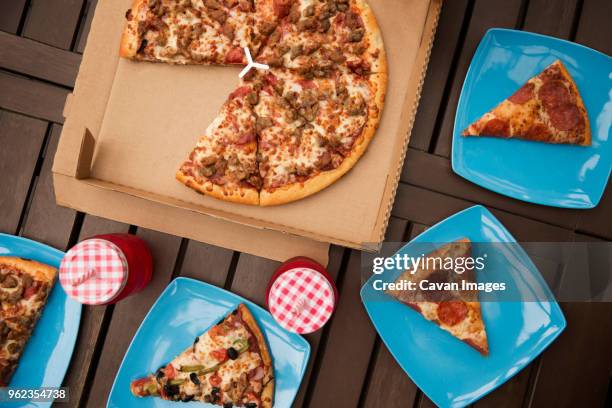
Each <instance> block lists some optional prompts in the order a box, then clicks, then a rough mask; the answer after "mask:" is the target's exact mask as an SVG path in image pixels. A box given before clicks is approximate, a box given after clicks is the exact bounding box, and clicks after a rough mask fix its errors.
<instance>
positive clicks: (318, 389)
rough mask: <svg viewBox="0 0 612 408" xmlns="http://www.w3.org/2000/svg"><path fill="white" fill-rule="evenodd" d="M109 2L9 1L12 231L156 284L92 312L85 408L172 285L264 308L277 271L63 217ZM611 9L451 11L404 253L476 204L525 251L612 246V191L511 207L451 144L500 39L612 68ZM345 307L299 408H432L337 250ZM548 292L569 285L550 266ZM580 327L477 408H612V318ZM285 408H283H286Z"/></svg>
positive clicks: (260, 262)
mask: <svg viewBox="0 0 612 408" xmlns="http://www.w3.org/2000/svg"><path fill="white" fill-rule="evenodd" d="M96 3H97V0H5V1H2V2H0V174H1V175H2V176H3V182H2V183H1V184H0V231H1V232H6V233H10V234H19V235H22V236H25V237H28V238H32V239H35V240H38V241H41V242H44V243H47V244H49V245H52V246H54V247H56V248H59V249H63V250H65V249H67V248H69V247H71V246H72V245H74V244H75V243H76V242H78V241H79V240H81V239H84V238H87V237H89V236H93V235H95V234H99V233H103V232H129V233H132V234H137V235H138V236H140V237H142V238H143V239H145V240H146V241H147V242H148V243H149V245H150V246H151V248H152V251H153V255H154V258H155V264H156V273H155V277H154V280H153V282H152V283H151V285H150V286H149V287H147V289H146V290H145V291H144V292H142V293H141V294H139V295H138V296H134V297H131V298H129V299H127V300H125V301H123V302H120V303H119V304H117V305H111V306H100V307H86V308H84V310H83V316H82V318H81V327H80V331H79V337H78V342H77V345H76V348H75V351H74V355H73V356H72V360H71V363H70V367H69V370H68V374H67V375H66V378H65V380H64V384H65V385H66V386H68V387H70V394H71V399H70V402H69V403H68V404H67V405H68V406H70V407H94V408H98V407H103V406H105V403H106V399H107V396H108V393H109V391H110V387H111V386H112V382H113V379H114V376H115V373H116V371H117V368H118V367H119V364H120V363H121V360H122V358H123V355H124V353H125V350H126V348H127V346H128V344H129V342H130V340H131V338H132V335H133V334H134V332H135V331H136V329H137V328H138V326H139V325H140V323H141V321H142V318H143V317H144V315H145V314H146V312H147V311H148V309H149V307H150V306H151V304H152V303H153V302H154V301H155V299H156V298H157V296H158V295H159V294H160V293H161V291H162V290H163V289H164V288H165V287H166V285H167V284H168V283H169V282H170V281H171V280H172V279H174V278H175V277H177V276H187V277H191V278H194V279H198V280H202V281H205V282H208V283H211V284H213V285H216V286H219V287H223V288H225V289H228V290H231V291H233V292H235V293H238V294H240V295H242V296H244V297H246V298H248V299H250V300H252V301H254V302H255V303H258V304H260V305H264V304H265V298H264V297H265V288H266V285H267V283H268V280H269V278H270V276H271V275H272V273H273V272H274V269H275V268H276V267H277V266H278V263H277V262H273V261H269V260H266V259H263V258H258V257H255V256H252V255H248V254H241V253H238V252H234V251H231V250H228V249H224V248H219V247H215V246H211V245H207V244H203V243H199V242H195V241H188V240H186V239H182V238H180V237H174V236H170V235H167V234H163V233H159V232H155V231H149V230H146V229H142V228H138V227H137V226H129V225H125V224H121V223H118V222H115V221H110V220H105V219H101V218H97V217H93V216H90V215H85V214H82V213H78V212H76V211H73V210H69V209H66V208H60V207H58V206H57V205H56V204H55V200H54V196H53V186H52V179H51V173H50V171H51V165H52V162H53V156H54V153H55V149H56V148H57V143H58V140H59V136H60V132H61V125H62V123H63V117H62V109H63V105H64V100H65V97H66V95H67V94H68V93H69V92H70V91H71V89H72V87H73V85H74V81H75V78H76V74H77V71H78V67H79V63H80V61H81V54H82V52H83V50H84V48H85V44H86V40H87V32H88V30H89V27H90V25H91V19H92V17H93V14H94V10H95V5H96ZM611 21H612V2H611V1H609V0H503V1H490V0H448V1H447V2H446V4H445V5H444V7H443V10H442V14H441V17H440V23H439V27H438V31H437V36H436V41H435V44H434V47H433V50H432V54H431V62H430V65H429V67H428V70H427V78H426V81H425V84H424V87H423V94H422V98H421V104H420V107H419V110H418V113H417V117H416V121H415V124H414V130H413V133H412V137H411V141H410V148H409V150H408V154H407V157H406V161H405V164H404V169H403V172H402V176H401V183H400V186H399V188H398V192H397V197H396V200H395V205H394V208H393V212H392V218H391V221H390V224H389V229H388V231H387V239H388V240H390V241H406V240H409V239H411V237H414V236H416V235H417V234H419V233H420V232H422V231H423V230H425V229H426V228H427V227H428V226H430V225H433V224H435V223H437V222H438V221H440V220H441V219H443V218H445V217H447V216H449V215H452V214H454V213H455V212H457V211H460V210H462V209H464V208H467V207H469V206H472V205H474V204H477V203H479V204H483V205H486V206H487V207H488V208H489V209H491V211H492V212H493V213H494V214H495V215H496V216H497V217H498V218H499V219H500V220H501V221H502V222H503V223H504V224H505V225H506V226H507V228H508V229H509V230H510V231H511V232H512V234H514V235H515V236H516V237H517V238H518V239H519V240H521V241H584V240H593V239H596V240H597V239H603V240H611V239H612V188H611V187H608V189H607V190H606V193H605V195H604V197H603V199H602V201H601V203H600V205H599V206H598V207H597V208H595V209H593V210H589V211H576V210H565V209H557V208H549V207H543V206H537V205H533V204H528V203H524V202H520V201H516V200H512V199H509V198H507V197H504V196H500V195H498V194H495V193H492V192H490V191H488V190H485V189H482V188H480V187H478V186H476V185H473V184H471V183H469V182H467V181H465V180H464V179H462V178H460V177H458V176H456V175H455V174H454V173H453V172H452V170H451V167H450V160H449V156H450V141H451V132H452V124H453V120H454V115H455V107H456V104H457V100H458V98H459V93H460V90H461V85H462V83H463V78H464V76H465V73H466V71H467V69H468V66H469V64H470V61H471V58H472V56H473V54H474V51H475V49H476V47H477V46H478V43H479V41H480V39H481V38H482V35H483V34H484V33H485V32H486V30H487V29H489V28H491V27H510V28H517V29H525V30H529V31H534V32H539V33H543V34H547V35H553V36H556V37H560V38H564V39H569V40H573V41H576V42H578V43H582V44H584V45H587V46H589V47H592V48H595V49H597V50H600V51H602V52H604V53H607V54H610V53H612V24H610V22H611ZM330 251H331V252H330V264H329V268H328V269H329V271H330V274H331V276H332V278H333V279H335V280H336V283H337V285H338V288H339V291H340V300H339V303H338V308H337V310H336V313H335V315H334V316H333V318H332V320H331V321H330V323H329V324H328V325H327V326H326V327H325V328H324V329H323V330H321V331H319V332H317V333H314V334H312V335H309V336H307V340H308V341H309V342H310V344H311V347H312V353H311V359H310V361H309V365H308V370H307V372H306V375H305V377H304V380H303V382H302V386H301V388H300V391H299V393H298V395H297V397H296V400H295V403H294V406H295V407H313V408H326V407H338V408H344V407H349V408H350V407H389V408H392V407H431V406H433V404H432V402H431V401H430V400H429V399H428V398H427V397H426V396H425V395H423V393H422V392H421V391H420V390H419V389H418V387H417V386H416V385H415V384H414V383H413V382H412V381H411V379H410V378H409V377H408V376H407V375H406V374H405V373H404V372H403V371H402V369H401V368H400V367H399V366H398V364H397V363H396V362H395V360H394V359H393V357H392V356H391V354H390V353H389V351H388V350H387V349H386V347H385V345H384V344H383V343H382V342H381V340H380V338H379V337H378V335H377V333H376V331H375V330H374V328H373V326H372V325H371V323H370V322H369V320H368V318H367V316H366V314H365V311H364V309H363V307H362V305H361V302H360V299H359V288H360V286H361V284H362V276H361V271H360V265H361V259H360V253H359V252H358V251H355V250H349V249H345V248H341V247H332V248H331V250H330ZM539 266H540V269H541V270H542V273H543V275H544V276H545V278H546V279H547V281H548V282H549V284H550V285H551V286H552V287H554V288H556V286H557V285H559V284H561V285H562V284H563V281H562V280H561V279H560V277H559V276H558V274H557V271H555V270H554V268H552V269H550V270H548V269H547V266H546V265H539ZM561 307H562V308H563V310H564V312H565V315H566V318H567V321H568V327H567V329H566V331H565V332H564V333H563V334H562V335H561V336H560V337H559V339H558V340H557V341H555V342H554V344H553V345H552V346H551V347H550V348H548V349H547V350H546V351H545V352H544V353H543V354H542V355H541V356H540V357H539V358H537V359H536V360H535V361H534V362H532V363H531V364H530V365H529V366H527V367H526V368H525V369H524V370H522V371H521V372H519V373H518V374H517V375H516V376H515V377H513V378H512V379H511V380H509V381H508V382H507V383H505V384H504V385H502V386H501V387H500V388H498V389H497V390H495V391H494V392H492V393H491V394H490V395H488V396H486V397H485V398H483V399H482V400H480V401H478V402H477V403H476V404H474V405H475V406H478V407H487V406H490V407H553V406H554V407H557V406H561V407H603V406H606V401H607V404H608V405H607V406H610V404H612V391H611V389H610V388H611V385H610V383H611V380H610V378H611V372H612V348H611V345H612V305H611V304H577V303H573V304H567V303H564V304H562V305H561ZM279 408H284V407H279Z"/></svg>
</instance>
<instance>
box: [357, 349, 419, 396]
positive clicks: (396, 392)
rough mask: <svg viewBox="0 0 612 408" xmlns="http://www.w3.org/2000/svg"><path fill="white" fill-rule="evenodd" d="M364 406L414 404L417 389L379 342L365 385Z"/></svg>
mask: <svg viewBox="0 0 612 408" xmlns="http://www.w3.org/2000/svg"><path fill="white" fill-rule="evenodd" d="M366 387H367V397H366V399H365V402H364V405H363V406H364V407H366V408H370V407H371V408H378V407H400V406H405V407H406V406H407V407H412V406H414V400H415V399H416V398H417V395H418V389H417V387H416V385H415V384H414V383H413V382H412V381H411V380H410V377H408V375H406V373H405V372H404V370H402V368H401V367H400V366H399V365H398V364H397V362H396V361H395V359H394V358H393V356H392V355H391V353H390V352H389V350H388V349H387V347H386V346H385V345H384V344H383V343H380V346H379V349H378V351H377V353H376V356H375V364H374V367H373V370H372V376H371V380H370V383H369V384H367V385H366Z"/></svg>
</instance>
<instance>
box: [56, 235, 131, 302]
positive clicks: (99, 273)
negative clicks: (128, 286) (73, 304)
mask: <svg viewBox="0 0 612 408" xmlns="http://www.w3.org/2000/svg"><path fill="white" fill-rule="evenodd" d="M59 278H60V282H61V284H62V287H63V288H64V290H65V291H66V293H67V294H68V295H69V296H70V297H72V298H73V299H75V300H77V301H79V302H81V303H84V304H88V305H99V304H104V303H108V302H110V301H111V300H113V299H114V298H115V297H116V296H117V295H118V294H119V293H121V290H122V289H123V288H124V286H125V283H126V282H127V278H128V264H127V261H126V259H125V255H124V254H123V251H121V249H119V247H118V246H117V245H115V244H113V243H112V242H110V241H107V240H105V239H88V240H85V241H83V242H81V243H79V244H77V245H76V246H74V247H73V248H72V249H70V251H68V253H66V256H65V257H64V259H63V260H62V263H61V265H60V272H59Z"/></svg>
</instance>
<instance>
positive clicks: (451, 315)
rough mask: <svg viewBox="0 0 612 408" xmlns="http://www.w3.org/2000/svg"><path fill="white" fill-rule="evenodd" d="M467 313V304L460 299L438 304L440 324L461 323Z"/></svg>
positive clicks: (452, 324) (451, 324)
mask: <svg viewBox="0 0 612 408" xmlns="http://www.w3.org/2000/svg"><path fill="white" fill-rule="evenodd" d="M467 313H468V308H467V305H466V304H465V302H464V301H462V300H453V301H450V302H441V303H440V304H439V305H438V319H439V320H440V322H441V323H442V324H445V325H447V326H454V325H456V324H458V323H461V322H462V321H463V319H465V318H466V316H467Z"/></svg>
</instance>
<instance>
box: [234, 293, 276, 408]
mask: <svg viewBox="0 0 612 408" xmlns="http://www.w3.org/2000/svg"><path fill="white" fill-rule="evenodd" d="M238 310H239V311H240V316H241V317H242V321H244V322H245V323H246V325H247V326H248V327H249V330H250V331H251V333H253V335H255V338H256V339H257V345H258V346H259V353H260V355H261V359H262V361H263V363H264V368H265V371H266V373H265V374H264V380H263V381H264V388H263V390H262V392H261V403H262V408H272V405H273V402H274V368H273V367H272V358H271V357H270V352H269V351H268V345H267V344H266V340H265V338H264V336H263V333H262V332H261V330H260V328H259V325H258V324H257V322H256V321H255V318H254V317H253V315H252V314H251V311H250V310H249V309H248V308H247V307H246V306H245V305H244V304H240V305H239V306H238ZM266 379H267V380H268V381H267V382H266Z"/></svg>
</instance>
